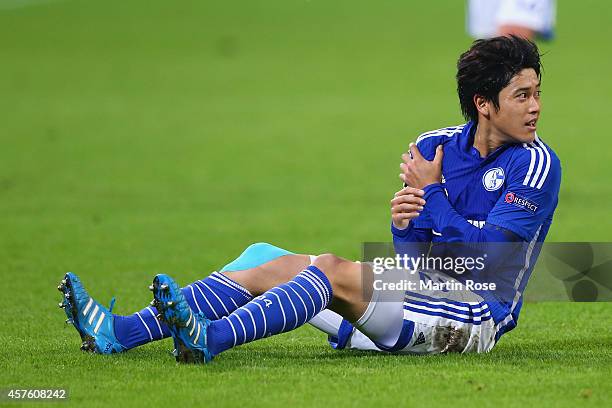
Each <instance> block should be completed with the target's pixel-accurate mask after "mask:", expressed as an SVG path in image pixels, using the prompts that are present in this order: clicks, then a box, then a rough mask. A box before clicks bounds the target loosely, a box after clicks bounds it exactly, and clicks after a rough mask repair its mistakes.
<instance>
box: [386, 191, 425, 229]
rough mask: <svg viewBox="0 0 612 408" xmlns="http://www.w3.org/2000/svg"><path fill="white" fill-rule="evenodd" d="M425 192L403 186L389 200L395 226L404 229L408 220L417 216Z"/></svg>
mask: <svg viewBox="0 0 612 408" xmlns="http://www.w3.org/2000/svg"><path fill="white" fill-rule="evenodd" d="M423 194H425V192H424V191H423V190H419V189H418V188H412V187H404V188H403V189H401V190H400V191H398V192H397V193H395V197H394V198H393V200H391V218H392V219H393V225H395V228H399V229H406V228H407V227H408V224H409V223H410V220H412V219H414V218H416V217H418V216H419V215H420V214H421V213H420V211H423V206H424V205H425V200H423V199H422V198H421V197H423Z"/></svg>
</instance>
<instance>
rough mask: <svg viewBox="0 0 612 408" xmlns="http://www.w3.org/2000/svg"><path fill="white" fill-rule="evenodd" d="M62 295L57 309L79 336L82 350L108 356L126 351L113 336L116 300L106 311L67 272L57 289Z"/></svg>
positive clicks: (75, 277) (71, 274)
mask: <svg viewBox="0 0 612 408" xmlns="http://www.w3.org/2000/svg"><path fill="white" fill-rule="evenodd" d="M57 290H59V291H60V292H61V293H62V295H63V298H62V301H61V302H60V304H59V307H60V308H62V309H64V312H65V313H66V317H68V318H67V319H66V323H67V324H72V325H74V327H75V328H76V329H77V331H78V332H79V335H80V336H81V340H82V342H83V343H82V344H81V350H83V351H87V352H90V353H99V354H111V353H119V352H121V351H124V350H126V348H125V347H124V346H122V345H121V344H120V343H119V341H117V337H116V336H115V327H114V317H113V314H112V310H113V306H114V303H115V299H114V298H113V300H111V304H110V306H109V308H108V309H107V308H105V307H104V306H102V305H101V304H100V303H99V302H97V301H95V300H94V298H92V297H91V296H89V294H88V293H87V291H86V290H85V288H84V287H83V285H82V284H81V280H80V279H79V277H78V276H76V275H75V274H74V273H72V272H68V273H67V274H66V276H64V279H62V281H61V282H60V284H59V285H58V287H57Z"/></svg>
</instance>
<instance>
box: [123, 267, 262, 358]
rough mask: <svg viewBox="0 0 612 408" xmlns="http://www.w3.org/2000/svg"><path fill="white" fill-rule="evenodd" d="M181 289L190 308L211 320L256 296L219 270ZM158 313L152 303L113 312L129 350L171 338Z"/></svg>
mask: <svg viewBox="0 0 612 408" xmlns="http://www.w3.org/2000/svg"><path fill="white" fill-rule="evenodd" d="M181 290H182V292H183V295H184V296H185V298H186V299H187V303H189V306H190V307H191V309H192V310H193V311H195V312H201V313H203V314H204V316H206V317H207V318H208V319H220V318H222V317H223V316H227V315H229V314H230V313H231V312H233V311H234V310H236V309H237V308H239V307H240V306H242V305H244V304H246V303H247V302H249V301H250V300H251V299H253V296H252V295H251V294H250V293H249V291H248V290H246V289H245V288H244V287H242V286H241V285H239V284H238V283H236V282H234V281H233V280H231V279H230V278H228V277H227V276H225V275H222V274H220V273H218V272H213V273H212V274H211V275H210V276H208V277H207V278H205V279H201V280H199V281H195V282H193V283H192V284H190V285H187V286H186V287H184V288H182V289H181ZM157 313H158V312H157V310H156V309H155V308H154V307H153V306H149V307H146V308H144V309H142V310H141V311H139V312H136V313H134V314H133V315H130V316H119V315H114V318H115V324H114V327H115V336H116V337H117V340H118V341H119V343H121V345H123V346H124V347H125V348H127V349H130V348H133V347H136V346H140V345H142V344H146V343H149V342H151V341H154V340H161V339H163V338H166V337H169V336H170V330H169V329H168V327H167V326H166V325H165V324H164V323H163V322H161V321H159V320H158V319H157V317H156V315H157Z"/></svg>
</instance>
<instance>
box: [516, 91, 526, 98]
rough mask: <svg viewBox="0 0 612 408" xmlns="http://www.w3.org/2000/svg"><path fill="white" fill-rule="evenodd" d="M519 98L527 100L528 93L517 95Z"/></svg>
mask: <svg viewBox="0 0 612 408" xmlns="http://www.w3.org/2000/svg"><path fill="white" fill-rule="evenodd" d="M517 97H518V98H521V99H525V98H527V92H521V93H520V94H518V95H517Z"/></svg>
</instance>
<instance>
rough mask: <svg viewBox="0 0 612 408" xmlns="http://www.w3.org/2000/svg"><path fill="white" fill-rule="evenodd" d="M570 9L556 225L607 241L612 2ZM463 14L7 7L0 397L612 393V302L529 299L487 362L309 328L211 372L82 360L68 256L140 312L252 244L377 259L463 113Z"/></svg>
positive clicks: (549, 102)
mask: <svg viewBox="0 0 612 408" xmlns="http://www.w3.org/2000/svg"><path fill="white" fill-rule="evenodd" d="M559 3H560V4H559V10H558V31H557V38H556V40H555V41H554V42H551V43H542V44H541V48H542V51H543V52H545V56H544V60H543V61H544V68H545V70H544V80H543V101H544V111H543V112H544V114H543V119H542V120H541V122H540V129H539V133H540V134H541V136H542V137H543V138H544V139H545V140H546V141H547V142H548V143H549V144H550V145H551V146H552V147H553V148H554V149H555V150H556V152H557V153H558V155H559V156H560V158H561V161H562V164H563V169H564V174H563V184H562V191H561V196H560V204H559V207H558V210H557V213H556V217H555V220H554V225H553V227H552V229H551V231H550V234H549V237H548V240H549V241H610V239H611V238H612V234H611V233H610V227H611V224H612V223H611V222H610V219H609V215H610V200H611V199H612V183H610V180H609V177H610V173H611V172H610V170H611V165H610V163H612V149H610V148H609V139H610V134H609V126H608V125H607V121H609V119H610V114H609V113H610V112H609V109H610V106H611V97H610V95H612V81H611V80H610V79H609V74H610V72H612V58H611V57H610V53H609V40H608V39H609V38H610V37H611V36H612V32H611V31H610V26H609V21H611V20H612V7H611V6H610V5H609V3H608V2H606V1H604V0H585V1H580V2H578V1H562V2H559ZM24 4H27V5H26V6H24V7H22V6H23V5H24ZM463 7H464V4H463V2H462V1H456V0H445V1H441V2H409V1H400V0H396V1H392V0H382V1H375V2H372V1H366V0H350V1H349V0H338V1H323V0H311V1H307V0H299V1H298V0H268V1H246V0H245V1H178V2H169V1H153V0H148V1H144V0H140V1H136V0H135V1H129V2H126V1H117V0H107V1H93V0H92V1H34V0H29V1H28V0H21V1H20V0H5V1H1V2H0V95H1V96H0V112H2V114H1V116H0V117H1V118H2V119H1V130H0V163H1V169H2V170H1V172H0V276H1V278H2V288H3V291H2V293H3V295H2V297H1V300H0V304H1V305H2V308H1V309H0V310H1V326H0V327H1V329H0V344H1V348H0V367H1V368H2V369H1V370H0V388H6V387H14V386H15V387H20V388H41V387H67V388H68V389H69V393H70V399H69V403H70V404H72V405H77V404H78V405H80V406H111V405H118V406H153V404H155V405H157V406H159V405H161V404H166V406H186V405H188V404H189V405H204V406H215V407H217V406H218V407H223V406H239V405H240V406H264V405H265V406H268V407H275V406H283V407H287V406H299V405H316V406H366V405H370V406H381V407H382V406H392V407H393V406H396V407H400V406H401V407H406V406H415V407H422V408H425V407H431V406H440V405H446V406H448V405H449V404H453V405H457V406H459V405H465V406H468V405H469V406H496V407H500V406H512V407H514V406H551V407H559V406H568V407H575V406H579V407H582V406H584V407H586V406H610V405H609V404H610V401H611V399H612V386H611V384H612V382H611V381H610V378H612V377H611V375H612V324H611V320H610V315H611V313H612V304H610V303H597V304H577V303H574V304H571V303H546V302H545V303H537V304H533V303H529V304H526V305H525V307H524V310H523V312H522V315H521V320H520V324H519V327H518V328H517V329H516V330H515V331H513V332H512V333H511V334H509V335H507V336H505V337H504V338H503V339H502V341H501V342H500V343H499V344H498V346H497V347H496V348H495V349H494V350H493V352H491V353H489V354H487V355H465V356H463V355H447V356H429V357H410V356H390V355H377V354H370V353H354V352H334V351H332V350H331V349H330V348H328V347H326V344H325V340H324V336H323V335H322V334H321V333H319V332H317V331H316V330H314V329H313V328H310V327H304V328H301V329H299V330H296V331H294V332H291V333H288V334H284V335H282V336H277V337H274V338H270V339H267V340H263V341H260V342H257V343H254V344H249V345H246V346H243V347H239V348H237V349H235V350H232V351H229V352H227V353H225V354H223V355H222V356H220V357H219V358H217V359H216V360H215V361H214V363H213V364H211V365H209V366H206V367H201V366H200V367H193V366H177V365H176V364H175V363H174V360H173V358H172V357H171V355H170V354H169V351H170V349H171V341H170V340H166V341H162V342H157V343H154V344H149V345H147V346H144V347H142V348H139V349H135V350H132V351H130V352H128V353H125V354H122V355H117V356H94V355H87V354H83V353H81V352H80V351H79V349H78V346H79V341H78V338H77V335H76V332H74V330H73V329H72V328H69V327H64V326H63V320H64V319H63V313H62V312H61V310H59V309H58V308H57V302H58V301H59V294H58V292H57V291H56V289H55V286H56V285H57V282H58V281H59V279H60V278H61V277H62V275H63V274H64V273H65V272H66V271H69V270H70V271H74V272H76V273H78V274H79V275H80V276H81V277H82V279H83V281H84V283H85V284H86V286H87V288H88V289H89V290H90V293H91V294H92V295H93V296H95V297H96V298H97V299H99V300H101V301H106V300H108V299H110V297H111V296H113V295H115V296H116V297H117V306H116V311H117V312H119V313H130V312H133V311H134V310H137V309H139V308H141V307H142V306H143V305H145V304H146V303H147V302H148V301H149V300H150V294H149V292H148V291H147V290H146V286H147V285H148V284H149V283H150V281H151V279H152V277H153V276H154V275H155V274H156V273H160V272H164V273H169V274H171V275H173V276H175V277H177V278H178V280H179V282H181V283H188V282H191V281H193V280H195V279H197V278H202V277H203V276H205V275H207V274H208V273H210V272H211V271H213V270H215V269H216V268H218V267H220V266H221V265H223V264H225V263H226V262H228V261H229V260H231V259H233V257H235V256H236V255H237V254H238V253H239V252H240V251H241V250H242V249H243V248H244V247H246V246H247V245H248V244H250V243H252V242H257V241H268V242H271V243H274V244H277V245H280V246H283V247H285V248H287V249H290V250H293V251H299V252H305V253H321V252H334V253H337V254H339V255H342V256H345V257H348V258H358V257H359V255H360V248H361V243H362V242H364V241H385V240H389V232H388V222H389V209H388V201H389V200H390V198H391V196H392V194H393V192H394V191H395V190H396V189H397V188H398V186H399V184H400V183H399V181H398V178H397V174H398V164H399V156H400V154H401V153H402V151H404V149H406V148H407V145H408V143H409V142H410V141H412V140H414V138H415V137H416V136H417V135H418V134H419V133H420V132H423V131H426V130H430V129H434V128H438V127H443V126H448V125H453V124H459V123H461V122H462V118H461V117H460V114H459V109H458V104H457V98H456V95H455V83H454V69H455V68H454V65H455V61H456V59H457V57H458V55H459V53H460V52H462V51H463V50H464V49H466V48H467V47H468V45H469V42H470V40H469V38H468V37H467V36H466V35H465V33H464V12H463ZM32 404H33V405H35V404H36V403H32Z"/></svg>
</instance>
